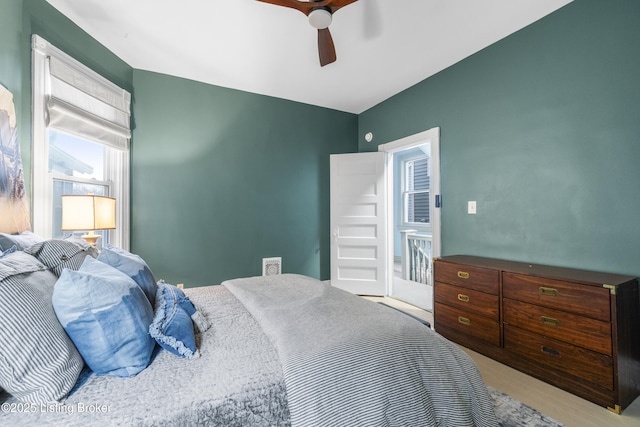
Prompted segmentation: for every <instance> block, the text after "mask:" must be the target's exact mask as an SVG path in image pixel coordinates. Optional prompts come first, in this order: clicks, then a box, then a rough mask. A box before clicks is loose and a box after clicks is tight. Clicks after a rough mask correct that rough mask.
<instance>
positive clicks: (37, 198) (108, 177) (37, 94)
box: [31, 34, 131, 250]
mask: <svg viewBox="0 0 640 427" xmlns="http://www.w3.org/2000/svg"><path fill="white" fill-rule="evenodd" d="M50 56H51V57H55V58H57V59H59V60H62V61H64V62H65V63H66V64H67V65H69V66H71V67H73V68H74V69H76V70H78V71H80V72H82V73H84V74H85V75H86V76H88V77H89V78H91V79H94V80H95V81H98V82H100V84H102V85H105V86H107V87H111V88H113V89H114V90H120V91H122V89H121V88H120V87H118V86H117V85H115V84H113V83H112V82H110V81H109V80H107V79H105V78H104V77H102V76H101V75H99V74H98V73H96V72H95V71H93V70H91V69H90V68H88V67H86V66H85V65H83V64H82V63H80V62H78V61H77V60H75V59H73V58H72V57H70V56H69V55H67V54H66V53H64V52H62V51H61V50H59V49H58V48H56V47H55V46H53V45H51V44H50V43H49V42H47V41H46V40H45V39H43V38H42V37H40V36H38V35H36V34H34V35H33V37H32V64H33V65H32V67H33V69H32V98H33V99H32V105H33V109H32V138H33V139H32V144H31V165H32V167H31V178H32V180H31V200H32V203H31V211H32V221H31V224H32V227H33V232H34V233H35V234H37V235H39V236H41V237H43V238H51V236H52V234H53V182H54V180H56V179H62V180H64V181H71V182H81V183H84V182H86V181H87V180H86V178H81V177H73V176H68V175H64V176H61V175H60V174H56V173H50V172H49V136H48V129H49V127H48V126H47V120H46V118H47V110H46V102H47V93H48V83H47V78H48V75H49V73H48V69H47V67H48V64H47V62H48V61H47V57H50ZM52 128H54V127H52ZM54 129H55V128H54ZM56 130H57V129H56ZM84 139H87V138H84ZM87 140H89V139H87ZM90 141H92V142H98V143H103V142H101V141H96V140H90ZM103 144H104V143H103ZM104 145H105V165H104V177H103V180H95V181H93V180H90V181H91V182H92V183H94V184H97V185H105V184H108V186H109V196H110V197H114V198H115V199H116V229H115V230H108V231H107V233H108V236H109V237H108V239H109V242H110V243H111V244H113V245H116V246H118V247H121V248H123V249H126V250H129V248H130V232H129V230H130V176H131V170H130V148H128V147H127V149H123V150H121V149H116V148H113V147H110V146H109V145H107V144H104Z"/></svg>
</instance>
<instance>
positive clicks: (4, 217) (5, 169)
mask: <svg viewBox="0 0 640 427" xmlns="http://www.w3.org/2000/svg"><path fill="white" fill-rule="evenodd" d="M30 229H31V221H30V219H29V208H28V206H27V197H26V192H25V188H24V174H23V171H22V158H21V157H20V144H19V143H18V130H17V126H16V110H15V107H14V105H13V94H12V93H11V92H10V91H9V90H7V89H6V88H5V87H4V86H2V85H0V232H2V233H10V234H14V233H21V232H23V231H26V230H30Z"/></svg>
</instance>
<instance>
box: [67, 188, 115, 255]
mask: <svg viewBox="0 0 640 427" xmlns="http://www.w3.org/2000/svg"><path fill="white" fill-rule="evenodd" d="M114 228H116V199H114V198H113V197H106V196H95V195H93V194H83V195H75V194H74V195H64V196H62V231H78V230H82V231H85V230H86V231H88V233H87V234H85V235H83V236H80V237H82V238H83V239H85V240H86V241H87V243H89V244H90V245H92V246H95V245H96V241H97V240H98V238H99V237H101V236H100V235H99V234H95V233H94V231H95V230H113V229H114Z"/></svg>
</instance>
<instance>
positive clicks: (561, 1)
mask: <svg viewBox="0 0 640 427" xmlns="http://www.w3.org/2000/svg"><path fill="white" fill-rule="evenodd" d="M47 1H48V2H49V3H50V4H51V5H52V6H53V7H55V8H56V9H58V10H59V11H60V12H61V13H63V14H64V15H66V16H67V17H68V18H70V19H71V20H72V21H73V22H75V23H76V24H77V25H78V26H80V27H81V28H82V29H84V30H85V31H86V32H87V33H89V34H90V35H91V36H93V37H94V38H95V39H96V40H98V41H99V42H100V43H102V44H103V45H104V46H106V47H107V48H108V49H110V50H111V51H112V52H113V53H115V54H116V55H117V56H118V57H120V58H121V59H122V60H124V61H125V62H127V63H128V64H129V65H130V66H131V67H133V68H136V69H140V70H148V71H155V72H159V73H164V74H169V75H173V76H178V77H184V78H188V79H192V80H197V81H201V82H205V83H210V84H214V85H218V86H223V87H229V88H234V89H240V90H244V91H249V92H254V93H259V94H264V95H270V96H275V97H279V98H284V99H290V100H293V101H298V102H304V103H308V104H312V105H318V106H322V107H328V108H333V109H336V110H341V111H347V112H352V113H361V112H362V111H364V110H366V109H368V108H370V107H372V106H374V105H376V104H378V103H379V102H381V101H384V100H385V99H387V98H389V97H390V96H392V95H394V94H396V93H398V92H400V91H402V90H404V89H406V88H408V87H410V86H412V85H414V84H416V83H418V82H420V81H421V80H424V79H425V78H427V77H429V76H431V75H433V74H435V73H437V72H439V71H441V70H443V69H444V68H447V67H448V66H450V65H453V64H454V63H456V62H458V61H460V60H462V59H463V58H465V57H467V56H469V55H472V54H473V53H475V52H477V51H479V50H481V49H483V48H484V47H486V46H488V45H490V44H492V43H494V42H496V41H498V40H500V39H501V38H503V37H506V36H507V35H509V34H511V33H513V32H515V31H517V30H519V29H520V28H522V27H524V26H526V25H528V24H530V23H532V22H534V21H536V20H538V19H540V18H542V17H543V16H545V15H547V14H549V13H551V12H553V11H554V10H556V9H558V8H560V7H562V6H564V5H565V4H567V3H570V1H571V0H359V1H357V2H356V3H353V4H351V5H349V6H346V7H344V8H342V9H340V10H339V11H338V12H336V14H335V15H334V17H333V23H332V24H331V26H330V30H331V34H332V36H333V40H334V43H335V46H336V52H337V56H338V60H337V61H336V62H335V63H333V64H329V65H327V66H325V67H320V64H319V62H318V52H317V32H316V30H315V29H313V28H312V27H311V26H310V25H309V24H308V22H307V20H306V19H307V18H306V17H305V16H304V15H303V14H302V13H300V12H298V11H296V10H294V9H290V8H284V7H280V6H275V5H272V4H267V3H263V2H259V1H257V0H108V1H105V0H47ZM523 54H526V52H523Z"/></svg>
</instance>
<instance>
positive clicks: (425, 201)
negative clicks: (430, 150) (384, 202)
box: [402, 156, 431, 226]
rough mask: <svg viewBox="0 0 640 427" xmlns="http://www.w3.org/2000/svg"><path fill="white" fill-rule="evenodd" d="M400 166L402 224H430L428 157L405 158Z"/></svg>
mask: <svg viewBox="0 0 640 427" xmlns="http://www.w3.org/2000/svg"><path fill="white" fill-rule="evenodd" d="M402 168H403V180H402V218H403V225H412V226H415V225H430V224H431V218H430V206H429V196H430V185H429V184H430V183H429V158H428V157H426V156H424V157H420V158H416V159H412V160H406V161H404V162H403V163H402Z"/></svg>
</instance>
